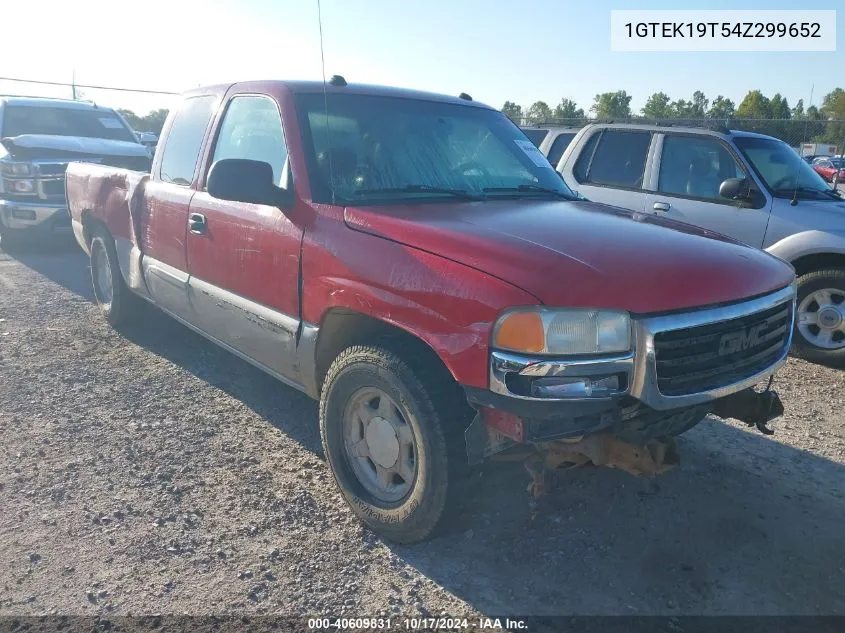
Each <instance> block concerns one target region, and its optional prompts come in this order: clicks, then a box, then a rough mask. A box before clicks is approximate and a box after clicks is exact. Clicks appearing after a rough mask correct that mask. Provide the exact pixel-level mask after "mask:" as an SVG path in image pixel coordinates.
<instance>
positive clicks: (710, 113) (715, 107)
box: [707, 95, 736, 119]
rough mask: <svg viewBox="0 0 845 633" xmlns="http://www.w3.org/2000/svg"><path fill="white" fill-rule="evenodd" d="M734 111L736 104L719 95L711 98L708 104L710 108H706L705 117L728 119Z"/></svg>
mask: <svg viewBox="0 0 845 633" xmlns="http://www.w3.org/2000/svg"><path fill="white" fill-rule="evenodd" d="M735 112H736V105H734V102H733V101H731V100H730V99H728V98H727V97H723V96H722V95H719V96H718V97H716V98H715V99H713V103H711V104H710V109H709V110H707V118H709V119H730V118H731V117H733V115H734V113H735Z"/></svg>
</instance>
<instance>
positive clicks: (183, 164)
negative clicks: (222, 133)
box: [161, 95, 215, 186]
mask: <svg viewBox="0 0 845 633" xmlns="http://www.w3.org/2000/svg"><path fill="white" fill-rule="evenodd" d="M214 100H215V98H214V96H213V95H207V96H202V97H191V98H189V99H186V100H185V101H184V102H183V103H182V106H181V107H180V108H179V112H177V113H176V118H175V119H174V121H173V125H172V126H171V127H170V131H169V132H168V134H167V140H166V141H165V146H164V153H163V154H162V156H161V179H162V180H163V181H164V182H172V183H173V184H175V185H183V186H187V185H190V184H191V182H192V181H193V179H194V172H195V171H196V168H197V161H198V160H199V155H200V146H201V145H202V139H203V137H204V136H205V130H206V128H208V122H209V121H210V120H211V115H212V112H213V109H214Z"/></svg>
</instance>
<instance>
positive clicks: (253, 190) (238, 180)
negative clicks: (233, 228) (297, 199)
mask: <svg viewBox="0 0 845 633" xmlns="http://www.w3.org/2000/svg"><path fill="white" fill-rule="evenodd" d="M206 188H207V189H208V194H209V195H210V196H212V197H214V198H219V199H220V200H231V201H232V202H248V203H251V204H266V205H269V206H273V207H280V206H287V205H289V204H290V203H291V202H293V192H292V191H291V190H289V189H282V188H281V187H277V186H276V185H275V183H274V182H273V168H272V167H271V166H270V163H265V162H263V161H259V160H248V159H246V158H224V159H223V160H218V161H217V162H216V163H214V164H213V165H212V166H211V170H210V171H209V172H208V182H207V183H206Z"/></svg>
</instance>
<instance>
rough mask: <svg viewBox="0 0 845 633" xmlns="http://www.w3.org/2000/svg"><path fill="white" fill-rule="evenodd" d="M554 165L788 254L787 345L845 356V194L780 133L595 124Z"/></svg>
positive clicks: (600, 187)
mask: <svg viewBox="0 0 845 633" xmlns="http://www.w3.org/2000/svg"><path fill="white" fill-rule="evenodd" d="M556 168H557V170H558V172H560V174H561V175H562V176H563V179H564V180H565V181H566V184H567V185H569V187H570V188H572V189H574V190H575V191H577V192H578V193H579V194H581V195H582V196H584V197H585V198H587V199H589V200H594V201H596V202H602V203H605V204H611V205H616V206H619V207H624V208H626V209H631V210H633V211H639V212H642V213H650V214H655V215H660V216H665V217H668V218H672V219H675V220H678V221H682V222H686V223H688V224H693V225H696V226H700V227H703V228H706V229H709V230H712V231H714V232H716V233H721V234H724V235H727V236H729V237H732V238H734V239H736V240H739V241H741V242H745V243H746V244H750V245H753V246H755V247H757V248H763V249H765V250H767V251H768V252H770V253H772V254H773V255H776V256H777V257H780V258H781V259H783V260H785V261H787V262H789V263H791V264H792V265H793V266H794V267H795V270H796V273H797V275H798V276H799V280H798V284H799V285H798V316H797V319H796V325H795V336H794V339H793V340H794V348H793V351H794V352H795V353H796V354H797V355H800V356H803V357H805V358H808V359H811V360H816V361H826V362H831V361H837V362H839V361H843V360H845V200H843V199H842V197H841V196H840V194H839V193H838V192H837V191H836V190H835V189H831V187H830V186H829V185H828V184H827V183H826V182H825V181H824V180H823V179H822V178H821V177H820V176H819V175H818V174H817V173H816V172H815V171H814V170H813V168H812V167H811V166H810V165H808V164H807V163H806V162H805V161H804V160H802V159H801V157H800V156H798V154H796V153H795V151H794V150H793V149H792V148H791V147H789V145H787V144H786V143H784V142H783V141H780V140H778V139H776V138H773V137H771V136H764V135H762V134H754V133H751V132H739V131H731V130H726V129H721V130H711V129H703V128H693V127H667V126H658V125H633V124H612V123H609V124H604V123H598V124H592V125H588V126H586V127H585V128H583V129H582V130H581V131H580V132H579V133H578V135H577V136H576V137H575V138H574V139H573V140H572V142H571V143H570V144H569V146H568V148H567V149H566V151H565V152H564V154H563V156H562V157H561V159H560V161H559V162H558V163H557V165H556Z"/></svg>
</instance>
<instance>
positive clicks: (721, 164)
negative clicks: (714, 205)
mask: <svg viewBox="0 0 845 633" xmlns="http://www.w3.org/2000/svg"><path fill="white" fill-rule="evenodd" d="M728 178H745V172H744V171H743V169H742V167H741V166H740V165H739V163H737V161H736V159H735V158H734V157H733V155H732V154H731V153H730V152H729V151H728V149H727V148H726V147H725V146H724V145H723V144H722V143H720V142H719V141H718V140H716V139H714V138H708V137H704V136H677V135H675V136H673V135H668V136H666V138H665V139H664V141H663V152H662V155H661V159H660V176H659V179H658V183H657V190H658V191H660V192H661V193H669V194H674V195H680V196H690V197H692V198H704V199H707V200H713V201H714V202H723V203H728V200H726V199H725V198H722V197H721V196H719V185H721V184H722V182H723V181H725V180H727V179H728Z"/></svg>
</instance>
